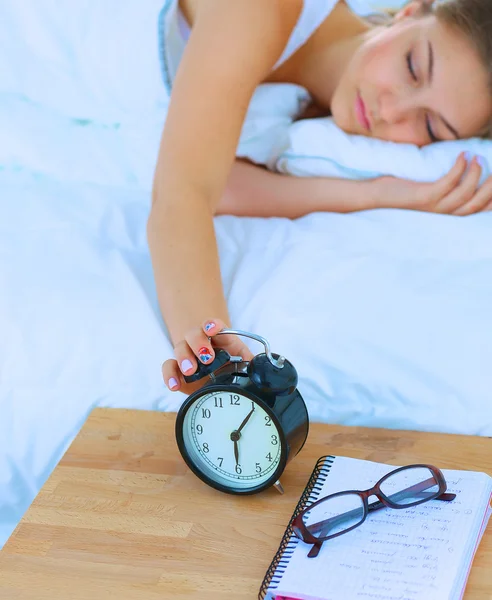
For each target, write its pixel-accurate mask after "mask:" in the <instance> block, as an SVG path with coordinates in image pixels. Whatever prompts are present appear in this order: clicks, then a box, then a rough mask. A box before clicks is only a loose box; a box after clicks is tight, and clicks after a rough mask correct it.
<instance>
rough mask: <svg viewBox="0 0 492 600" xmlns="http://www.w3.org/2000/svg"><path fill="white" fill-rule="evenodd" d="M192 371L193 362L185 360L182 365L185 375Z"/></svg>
mask: <svg viewBox="0 0 492 600" xmlns="http://www.w3.org/2000/svg"><path fill="white" fill-rule="evenodd" d="M190 369H193V363H192V362H191V360H188V359H187V358H185V359H184V361H183V362H182V363H181V370H182V371H183V373H186V372H187V371H189V370H190Z"/></svg>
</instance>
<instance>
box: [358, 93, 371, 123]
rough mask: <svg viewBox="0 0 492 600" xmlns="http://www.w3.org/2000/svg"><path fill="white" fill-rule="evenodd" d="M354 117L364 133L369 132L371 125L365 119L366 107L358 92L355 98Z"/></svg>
mask: <svg viewBox="0 0 492 600" xmlns="http://www.w3.org/2000/svg"><path fill="white" fill-rule="evenodd" d="M355 116H356V118H357V121H358V123H359V125H361V126H362V127H363V128H364V129H365V130H366V131H370V130H371V123H370V122H369V119H368V118H367V111H366V106H365V104H364V101H363V100H362V97H361V95H360V93H359V92H358V93H357V96H356V98H355Z"/></svg>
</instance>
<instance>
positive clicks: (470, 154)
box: [464, 150, 473, 162]
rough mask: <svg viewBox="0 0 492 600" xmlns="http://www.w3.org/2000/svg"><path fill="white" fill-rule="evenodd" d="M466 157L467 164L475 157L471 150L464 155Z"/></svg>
mask: <svg viewBox="0 0 492 600" xmlns="http://www.w3.org/2000/svg"><path fill="white" fill-rule="evenodd" d="M464 157H465V160H466V162H470V161H471V159H472V158H473V155H472V153H471V152H470V151H469V150H467V151H466V152H465V154H464Z"/></svg>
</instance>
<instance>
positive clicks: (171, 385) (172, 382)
mask: <svg viewBox="0 0 492 600" xmlns="http://www.w3.org/2000/svg"><path fill="white" fill-rule="evenodd" d="M167 384H168V386H169V389H171V390H173V389H174V388H177V387H178V381H177V379H175V378H174V377H170V378H169V381H168V382H167Z"/></svg>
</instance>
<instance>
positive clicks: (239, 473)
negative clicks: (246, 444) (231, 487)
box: [236, 465, 243, 475]
mask: <svg viewBox="0 0 492 600" xmlns="http://www.w3.org/2000/svg"><path fill="white" fill-rule="evenodd" d="M242 472H243V470H242V469H241V465H236V473H237V474H238V475H241V473H242Z"/></svg>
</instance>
